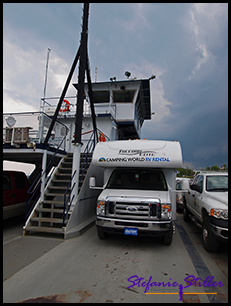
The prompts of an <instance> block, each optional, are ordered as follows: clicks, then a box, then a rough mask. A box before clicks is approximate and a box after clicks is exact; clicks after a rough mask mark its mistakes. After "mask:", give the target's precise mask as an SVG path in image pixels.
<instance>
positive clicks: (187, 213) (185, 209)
mask: <svg viewBox="0 0 231 306" xmlns="http://www.w3.org/2000/svg"><path fill="white" fill-rule="evenodd" d="M183 218H184V221H185V222H190V220H191V219H190V217H189V210H188V208H187V206H186V203H185V204H184V208H183Z"/></svg>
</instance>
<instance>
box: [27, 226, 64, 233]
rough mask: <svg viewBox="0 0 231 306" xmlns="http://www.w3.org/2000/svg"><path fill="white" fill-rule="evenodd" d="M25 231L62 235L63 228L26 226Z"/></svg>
mask: <svg viewBox="0 0 231 306" xmlns="http://www.w3.org/2000/svg"><path fill="white" fill-rule="evenodd" d="M25 230H26V231H29V232H44V233H57V234H63V233H64V228H57V227H45V226H27V227H26V228H25Z"/></svg>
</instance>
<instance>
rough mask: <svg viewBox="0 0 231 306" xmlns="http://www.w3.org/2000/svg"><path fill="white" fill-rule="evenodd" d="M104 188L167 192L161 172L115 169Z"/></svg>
mask: <svg viewBox="0 0 231 306" xmlns="http://www.w3.org/2000/svg"><path fill="white" fill-rule="evenodd" d="M106 188H109V189H135V190H161V191H167V190H168V187H167V183H166V180H165V177H164V174H163V172H162V171H157V170H145V169H117V170H115V171H114V172H113V173H112V174H111V177H110V179H109V181H108V184H107V187H106Z"/></svg>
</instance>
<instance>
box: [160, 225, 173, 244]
mask: <svg viewBox="0 0 231 306" xmlns="http://www.w3.org/2000/svg"><path fill="white" fill-rule="evenodd" d="M172 235H173V227H172V226H171V230H170V233H169V234H168V235H166V236H163V237H162V241H163V244H165V245H170V244H171V243H172Z"/></svg>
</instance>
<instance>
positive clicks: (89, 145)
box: [63, 130, 97, 226]
mask: <svg viewBox="0 0 231 306" xmlns="http://www.w3.org/2000/svg"><path fill="white" fill-rule="evenodd" d="M95 133H97V131H94V130H93V131H92V135H91V137H90V138H89V140H88V143H87V145H86V148H85V150H84V152H83V158H82V159H81V160H80V164H81V163H82V166H81V168H80V170H79V182H81V181H82V179H83V176H84V174H85V173H86V169H87V167H88V164H89V161H90V158H91V156H92V152H93V150H94V148H95V145H96V135H95ZM92 138H93V139H92ZM75 174H76V170H75V172H74V173H73V175H72V177H71V179H70V182H69V184H68V186H67V189H66V190H65V193H64V207H63V226H65V220H66V216H67V215H68V212H69V210H70V207H71V204H72V202H73V200H74V197H75V194H74V195H73V196H72V198H71V194H72V191H73V189H74V186H75V185H76V183H74V184H73V186H72V188H71V191H70V194H69V196H68V198H67V200H66V194H67V191H68V189H69V188H70V185H71V182H72V180H73V179H74V176H75ZM80 174H81V176H80ZM78 188H79V186H78ZM70 198H71V201H70V203H69V204H68V206H67V203H68V201H69V199H70ZM66 206H67V211H66V212H65V210H66Z"/></svg>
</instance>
